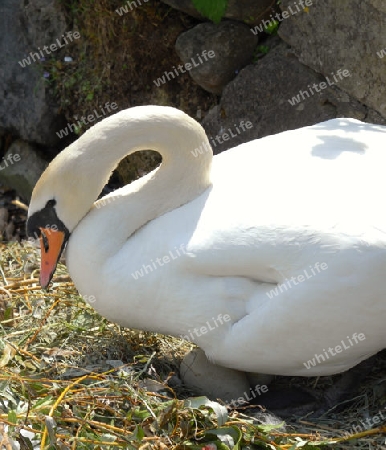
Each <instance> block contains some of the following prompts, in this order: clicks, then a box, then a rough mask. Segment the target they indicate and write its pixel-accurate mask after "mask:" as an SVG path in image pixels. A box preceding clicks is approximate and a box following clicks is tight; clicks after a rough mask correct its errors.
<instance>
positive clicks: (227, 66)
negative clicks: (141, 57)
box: [176, 20, 258, 94]
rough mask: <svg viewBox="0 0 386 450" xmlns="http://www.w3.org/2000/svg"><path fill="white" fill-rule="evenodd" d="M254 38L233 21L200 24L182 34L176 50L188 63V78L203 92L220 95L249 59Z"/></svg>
mask: <svg viewBox="0 0 386 450" xmlns="http://www.w3.org/2000/svg"><path fill="white" fill-rule="evenodd" d="M257 42H258V38H257V36H256V35H254V34H253V33H251V31H250V29H249V27H248V26H246V25H244V24H242V23H239V22H234V21H229V20H227V21H224V22H221V23H220V24H219V25H214V24H212V23H209V22H206V23H201V24H199V25H197V26H195V27H194V28H192V29H191V30H189V31H186V32H185V33H182V34H181V35H180V36H179V37H178V39H177V42H176V51H177V54H178V56H179V57H180V58H181V60H182V61H183V63H184V66H185V68H186V67H187V65H188V64H189V65H190V66H191V68H190V70H189V74H190V76H191V77H192V78H193V80H194V81H195V82H196V83H197V84H199V85H200V86H201V87H203V88H204V89H205V90H207V91H209V92H212V93H213V94H221V92H222V90H223V88H224V86H225V85H226V84H227V83H229V81H231V80H232V79H233V78H234V77H235V76H236V74H237V73H238V72H239V70H241V69H242V68H243V67H245V66H246V65H247V64H248V63H250V62H251V61H252V59H253V54H254V50H255V48H256V45H257Z"/></svg>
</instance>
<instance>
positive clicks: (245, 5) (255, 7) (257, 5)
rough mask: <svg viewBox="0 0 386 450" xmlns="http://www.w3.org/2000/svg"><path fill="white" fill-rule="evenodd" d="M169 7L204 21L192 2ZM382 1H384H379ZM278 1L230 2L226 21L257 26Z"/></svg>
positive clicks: (176, 0)
mask: <svg viewBox="0 0 386 450" xmlns="http://www.w3.org/2000/svg"><path fill="white" fill-rule="evenodd" d="M162 1H163V2H164V3H166V4H167V5H169V6H171V7H173V8H175V9H178V10H179V11H183V12H184V13H186V14H189V15H190V16H192V17H196V18H197V19H201V20H204V19H205V17H203V16H202V15H201V14H200V13H199V12H198V11H197V9H196V8H195V7H194V6H193V2H192V0H162ZM374 1H375V0H374ZM379 1H382V0H379ZM275 5H276V0H229V2H228V5H227V8H226V11H225V14H224V19H233V20H238V21H240V22H245V23H248V24H251V25H252V24H256V23H258V22H259V21H260V20H262V19H263V18H266V17H268V16H269V14H270V13H271V12H272V10H273V9H274V8H275Z"/></svg>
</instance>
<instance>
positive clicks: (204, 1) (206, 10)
mask: <svg viewBox="0 0 386 450" xmlns="http://www.w3.org/2000/svg"><path fill="white" fill-rule="evenodd" d="M193 5H194V7H195V8H196V9H197V11H198V12H199V13H201V14H202V15H203V16H204V17H207V18H208V19H210V20H212V21H213V22H214V23H219V22H220V20H221V18H222V17H223V15H224V14H225V11H226V8H227V5H228V0H210V1H208V0H193Z"/></svg>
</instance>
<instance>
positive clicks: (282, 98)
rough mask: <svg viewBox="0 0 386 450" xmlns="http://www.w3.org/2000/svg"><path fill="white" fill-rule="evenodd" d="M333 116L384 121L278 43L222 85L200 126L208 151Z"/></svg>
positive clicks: (225, 148) (375, 121) (223, 148)
mask: <svg viewBox="0 0 386 450" xmlns="http://www.w3.org/2000/svg"><path fill="white" fill-rule="evenodd" d="M315 86H316V88H315ZM316 89H318V90H319V92H317V91H316ZM336 117H352V118H355V119H359V120H363V121H366V122H373V123H379V124H386V120H384V119H383V118H382V116H380V115H379V114H378V113H377V112H376V111H373V110H371V109H370V108H367V107H366V106H364V105H363V104H361V103H360V102H358V101H356V100H355V99H352V98H350V96H349V95H348V94H346V93H345V92H343V91H341V90H340V89H339V87H338V85H337V84H336V85H331V86H330V85H328V82H326V79H325V78H324V77H322V76H321V75H319V74H318V73H316V72H314V71H312V70H311V69H309V68H308V67H306V66H304V65H303V64H301V63H300V62H299V61H298V60H297V59H296V57H295V56H294V55H293V54H292V52H291V51H290V49H288V48H287V46H286V44H284V43H280V44H279V45H277V46H276V47H275V48H274V49H273V50H271V51H270V52H269V53H268V55H267V56H265V57H264V58H262V59H261V60H260V61H259V62H258V64H253V65H249V66H247V67H246V68H245V69H243V70H242V71H241V72H240V74H239V75H238V77H237V78H236V79H235V80H233V81H232V82H231V83H229V84H228V85H227V86H226V88H225V89H224V92H223V95H222V97H221V101H220V104H219V105H218V106H217V107H216V108H214V109H213V110H212V111H211V112H210V113H209V114H208V115H207V116H206V117H205V119H204V121H203V126H204V128H205V130H206V132H207V134H208V136H209V137H210V142H211V144H212V148H213V151H214V153H219V152H221V151H223V150H227V149H229V148H231V147H235V146H236V145H238V144H241V143H243V142H247V141H250V140H252V139H257V138H262V137H264V136H268V135H271V134H276V133H280V132H282V131H286V130H290V129H296V128H300V127H304V126H307V125H313V124H315V123H318V122H323V121H325V120H328V119H333V118H336ZM248 124H249V125H248Z"/></svg>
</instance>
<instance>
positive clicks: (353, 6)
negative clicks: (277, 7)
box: [279, 0, 386, 117]
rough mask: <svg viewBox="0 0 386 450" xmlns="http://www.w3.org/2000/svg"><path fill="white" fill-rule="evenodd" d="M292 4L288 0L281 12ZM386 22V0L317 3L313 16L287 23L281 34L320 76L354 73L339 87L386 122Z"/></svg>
mask: <svg viewBox="0 0 386 450" xmlns="http://www.w3.org/2000/svg"><path fill="white" fill-rule="evenodd" d="M292 4H293V0H282V2H281V7H282V9H283V10H286V11H288V8H289V7H290V6H291V5H292ZM385 23H386V2H385V1H384V0H340V1H336V0H323V1H318V2H316V1H315V0H314V1H313V2H312V5H311V6H309V8H307V12H301V13H296V14H290V17H289V18H287V19H285V20H283V21H282V24H281V26H280V28H279V35H280V37H281V38H282V39H283V40H284V41H286V42H287V43H288V44H290V45H291V47H292V49H293V50H294V52H295V54H296V55H297V56H298V58H299V60H300V61H301V62H302V63H303V64H305V65H307V66H308V67H311V68H312V69H313V70H315V71H316V72H319V73H321V74H323V75H324V76H329V77H332V76H334V75H335V76H336V74H337V73H338V71H342V70H348V71H349V72H350V74H351V76H350V77H348V78H346V79H345V80H344V82H339V83H338V86H339V88H340V89H342V90H343V91H345V92H347V93H349V94H350V95H351V96H353V97H354V98H356V99H357V100H359V101H360V102H362V103H365V104H366V105H367V106H370V107H371V108H374V109H375V110H376V111H378V112H379V113H380V114H382V115H383V117H386V27H385ZM382 50H384V52H382Z"/></svg>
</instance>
